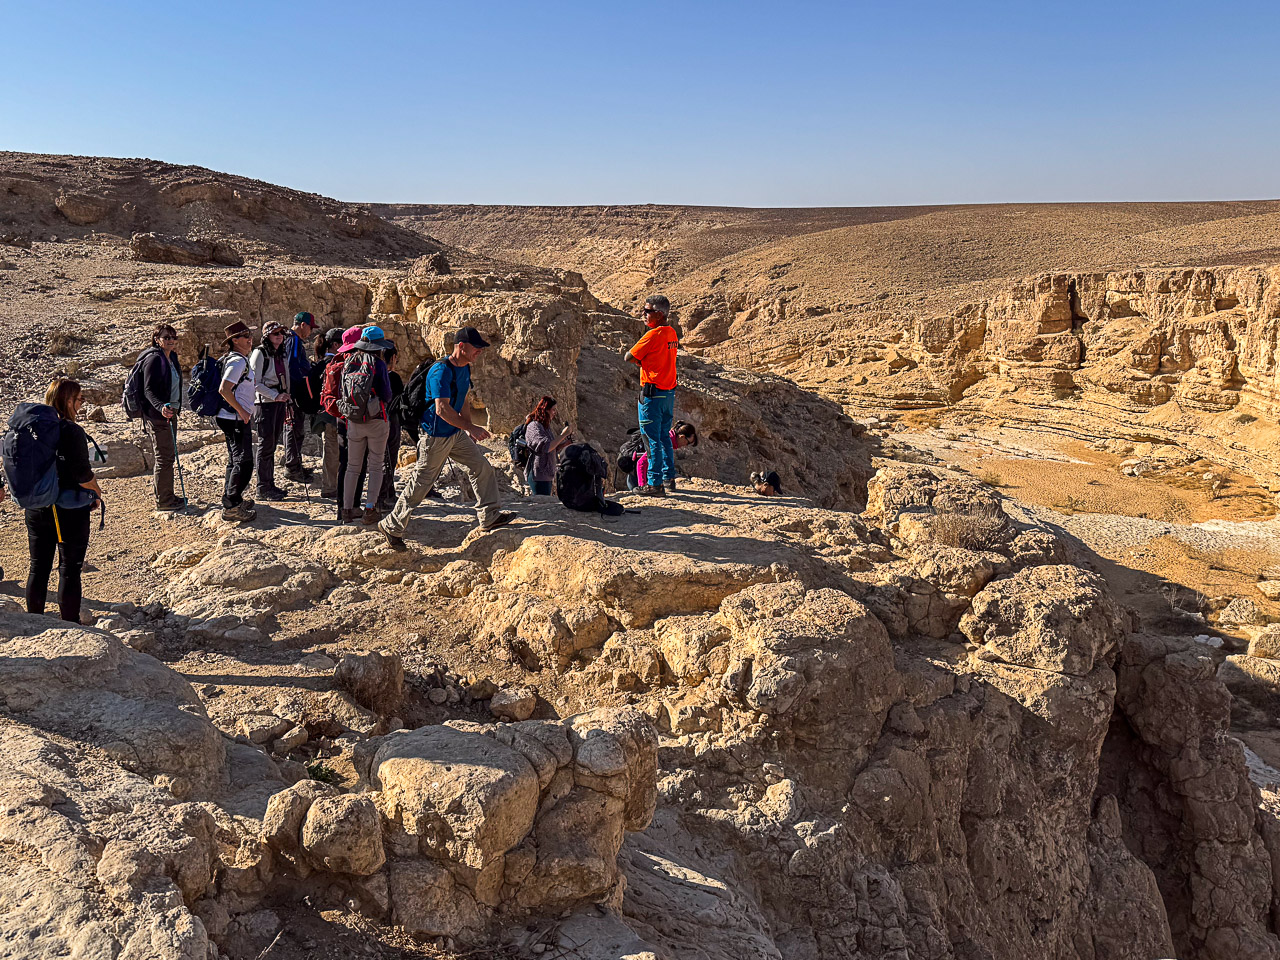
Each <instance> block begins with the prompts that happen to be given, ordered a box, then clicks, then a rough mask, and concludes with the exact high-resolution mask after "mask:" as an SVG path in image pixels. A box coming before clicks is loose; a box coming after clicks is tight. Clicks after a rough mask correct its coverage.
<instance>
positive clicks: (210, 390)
mask: <svg viewBox="0 0 1280 960" xmlns="http://www.w3.org/2000/svg"><path fill="white" fill-rule="evenodd" d="M229 356H230V354H227V355H226V356H222V357H211V356H209V348H208V347H201V348H200V359H199V360H197V361H196V365H195V366H194V367H192V368H191V382H190V383H188V384H187V402H188V403H190V404H191V411H192V413H194V414H195V415H196V416H197V417H214V416H217V415H218V414H219V413H223V412H230V410H231V405H230V404H229V403H227V401H226V400H224V399H223V398H222V394H221V393H219V392H218V388H219V387H221V386H222V367H223V364H225V363H226V361H227V357H229ZM248 375H249V365H248V363H246V364H245V376H246V377H247V376H248ZM240 379H241V380H243V379H244V377H241V378H240ZM236 386H239V384H236Z"/></svg>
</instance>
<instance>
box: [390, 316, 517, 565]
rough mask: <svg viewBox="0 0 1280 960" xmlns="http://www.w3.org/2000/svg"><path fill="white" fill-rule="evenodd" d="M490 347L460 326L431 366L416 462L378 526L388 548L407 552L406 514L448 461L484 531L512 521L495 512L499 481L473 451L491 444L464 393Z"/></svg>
mask: <svg viewBox="0 0 1280 960" xmlns="http://www.w3.org/2000/svg"><path fill="white" fill-rule="evenodd" d="M487 346H489V342H488V341H487V340H485V339H484V337H482V336H480V332H479V331H478V330H476V328H475V327H463V328H462V329H461V330H459V331H458V332H457V333H456V334H454V338H453V351H452V352H451V353H450V354H449V355H448V356H447V357H444V358H443V359H441V360H437V361H436V362H435V363H434V364H432V366H431V370H430V372H429V373H428V374H427V384H426V389H427V410H426V412H425V413H424V414H423V415H422V435H421V437H420V438H419V440H418V462H417V463H416V464H415V465H414V471H413V477H412V478H411V479H410V480H409V482H408V483H407V484H405V488H404V491H403V492H402V493H401V494H400V499H398V500H397V501H396V505H395V507H394V508H393V509H392V511H391V513H390V514H389V515H388V516H387V517H386V518H385V519H384V520H383V521H382V523H380V524H379V525H378V529H380V530H381V531H382V534H383V536H385V537H386V538H387V543H389V544H391V546H392V547H393V548H395V549H396V550H405V549H407V548H406V546H405V542H404V540H403V539H402V538H403V536H404V531H405V528H406V527H407V526H408V524H409V514H410V512H411V511H412V510H413V508H414V507H416V506H417V505H418V504H420V503H421V502H422V500H423V498H424V497H426V495H427V492H428V491H429V490H431V488H432V487H433V486H435V483H436V481H437V480H438V479H439V478H440V471H441V470H442V469H444V463H445V461H446V460H449V459H452V460H453V461H454V462H455V463H457V464H459V465H460V466H461V467H462V468H463V469H464V470H465V471H466V472H467V474H468V475H469V477H470V479H471V481H472V485H473V486H474V487H475V490H476V493H477V495H478V499H477V502H476V515H477V516H478V517H479V519H480V528H481V529H482V530H492V529H494V528H495V527H500V526H502V525H503V524H505V523H510V522H511V521H512V520H514V519H515V514H513V513H508V512H506V511H502V510H499V509H498V478H497V476H496V475H495V474H494V472H493V466H492V465H491V464H490V463H489V461H488V460H487V459H486V458H485V455H484V451H483V450H481V449H480V447H479V446H477V444H478V443H481V442H483V441H485V440H488V439H489V431H488V430H486V429H485V428H484V427H481V426H479V425H477V424H474V423H472V422H471V407H470V405H469V404H468V403H467V392H468V391H469V390H470V389H471V364H472V363H473V362H474V361H475V360H476V359H478V358H479V356H480V354H481V352H482V351H483V350H484V349H485V347H487Z"/></svg>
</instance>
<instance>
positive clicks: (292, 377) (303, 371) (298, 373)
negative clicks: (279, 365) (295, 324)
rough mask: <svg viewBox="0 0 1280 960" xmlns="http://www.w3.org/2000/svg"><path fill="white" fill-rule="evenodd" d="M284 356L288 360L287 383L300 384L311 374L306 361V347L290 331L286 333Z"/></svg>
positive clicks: (309, 366) (298, 337)
mask: <svg viewBox="0 0 1280 960" xmlns="http://www.w3.org/2000/svg"><path fill="white" fill-rule="evenodd" d="M285 356H287V357H288V358H289V382H290V383H302V382H303V381H304V380H306V379H307V374H309V373H310V372H311V361H310V360H309V359H307V345H306V344H305V343H303V342H302V338H301V337H300V336H298V335H297V334H296V333H294V332H293V331H292V330H290V331H289V333H288V347H287V352H286V353H285Z"/></svg>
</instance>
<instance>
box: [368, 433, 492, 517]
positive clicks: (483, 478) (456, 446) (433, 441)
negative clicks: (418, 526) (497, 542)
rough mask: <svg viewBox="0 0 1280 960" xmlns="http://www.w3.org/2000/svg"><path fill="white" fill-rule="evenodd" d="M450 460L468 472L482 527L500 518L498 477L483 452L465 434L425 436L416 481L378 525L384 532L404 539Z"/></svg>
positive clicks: (410, 484) (419, 445) (414, 473)
mask: <svg viewBox="0 0 1280 960" xmlns="http://www.w3.org/2000/svg"><path fill="white" fill-rule="evenodd" d="M450 459H452V460H453V462H454V463H456V464H458V465H459V466H460V467H462V469H463V470H465V471H466V473H467V475H468V476H469V478H470V480H471V485H472V486H473V487H474V488H475V491H476V516H477V517H479V518H480V526H482V527H488V526H490V525H491V524H492V523H493V521H494V520H496V519H497V518H498V477H497V475H496V474H495V473H494V472H493V466H492V465H491V464H490V463H489V461H488V460H487V459H485V455H484V451H483V450H481V449H480V447H479V446H477V444H476V442H475V441H474V440H472V439H471V437H469V436H468V435H467V434H466V433H465V432H464V431H462V430H459V431H458V432H457V433H454V434H451V435H450V436H447V437H429V436H427V435H425V434H424V435H423V436H422V437H421V438H420V439H419V440H418V462H417V463H416V464H414V470H413V477H412V478H411V479H410V480H409V482H408V483H407V484H406V485H405V488H404V492H403V493H402V494H400V499H399V500H397V501H396V505H395V507H394V508H392V510H391V513H389V514H387V516H386V518H385V519H383V521H382V523H380V524H379V525H378V526H379V527H380V529H382V530H383V532H385V533H389V534H390V535H391V536H393V537H402V536H404V531H405V528H406V527H407V526H408V525H409V514H410V513H411V512H413V508H414V507H416V506H417V505H418V504H420V503H421V502H422V501H423V499H425V497H426V495H427V494H428V493H429V492H430V490H431V488H432V487H433V486H435V482H436V481H437V480H439V479H440V472H441V471H442V470H443V469H444V463H445V461H446V460H450Z"/></svg>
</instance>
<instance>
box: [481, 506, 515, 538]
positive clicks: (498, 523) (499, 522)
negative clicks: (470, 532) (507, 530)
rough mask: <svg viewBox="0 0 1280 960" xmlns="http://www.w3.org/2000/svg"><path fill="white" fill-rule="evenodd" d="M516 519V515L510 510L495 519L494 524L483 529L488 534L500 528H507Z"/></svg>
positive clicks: (504, 511)
mask: <svg viewBox="0 0 1280 960" xmlns="http://www.w3.org/2000/svg"><path fill="white" fill-rule="evenodd" d="M515 518H516V515H515V514H514V513H512V512H511V511H510V510H503V511H502V512H501V513H500V514H498V515H497V516H496V517H494V518H493V523H491V524H489V525H488V526H487V527H481V528H480V529H481V530H484V531H485V532H486V533H487V532H488V531H490V530H497V529H498V528H499V527H505V526H506V525H507V524H508V523H510V522H511V521H512V520H514V519H515Z"/></svg>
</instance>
